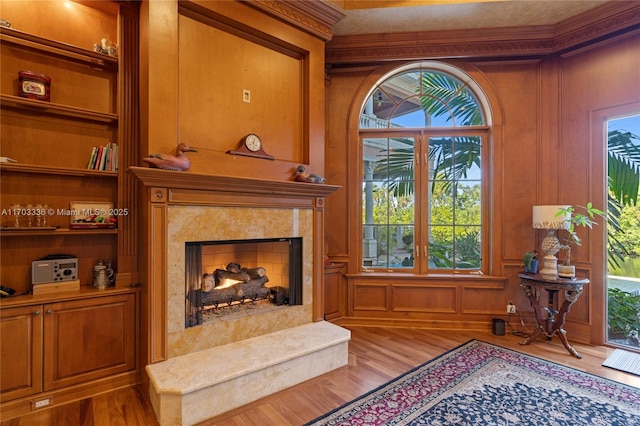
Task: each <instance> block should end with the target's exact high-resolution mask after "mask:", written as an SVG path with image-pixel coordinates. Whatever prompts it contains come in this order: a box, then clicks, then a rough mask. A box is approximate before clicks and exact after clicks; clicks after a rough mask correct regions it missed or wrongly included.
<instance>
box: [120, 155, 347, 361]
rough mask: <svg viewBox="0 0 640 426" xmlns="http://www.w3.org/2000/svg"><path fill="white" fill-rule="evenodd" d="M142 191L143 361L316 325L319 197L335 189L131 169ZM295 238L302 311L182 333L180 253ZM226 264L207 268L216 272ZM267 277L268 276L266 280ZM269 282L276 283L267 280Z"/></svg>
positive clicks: (281, 309) (289, 308) (279, 309)
mask: <svg viewBox="0 0 640 426" xmlns="http://www.w3.org/2000/svg"><path fill="white" fill-rule="evenodd" d="M128 170H129V172H130V173H133V174H134V175H135V176H136V178H137V179H138V181H139V182H140V184H141V189H142V192H143V194H144V197H145V201H146V202H145V203H143V204H142V207H141V215H142V220H140V223H141V224H144V226H143V229H142V233H141V235H142V237H141V238H142V240H143V241H145V244H144V251H143V252H142V253H141V255H140V257H141V259H142V261H143V262H142V263H143V265H144V267H143V268H142V269H141V271H140V281H141V283H142V285H141V310H142V313H143V314H142V316H143V318H144V319H145V322H144V323H143V324H142V332H143V333H144V334H143V338H142V339H141V347H140V352H141V357H142V359H143V362H144V363H156V362H159V361H163V360H167V359H170V358H178V357H182V356H184V355H188V354H192V353H195V352H199V351H202V350H207V349H210V348H214V347H218V346H223V345H227V344H230V343H235V342H241V341H243V340H246V339H252V338H254V337H259V336H262V335H268V334H271V333H274V332H278V331H281V330H286V329H290V328H291V329H293V328H295V327H298V326H301V325H306V324H309V323H311V322H313V321H320V320H321V319H322V314H323V306H322V278H323V272H324V270H323V267H322V265H323V258H324V243H323V238H322V236H323V234H324V233H323V231H324V203H325V197H327V196H329V195H330V194H332V193H333V192H335V191H336V190H338V189H339V187H338V186H333V185H326V184H311V183H304V182H294V181H277V180H263V179H252V178H241V177H237V176H215V175H204V174H198V173H192V172H189V173H177V172H170V171H166V170H160V169H151V168H146V167H130V168H129V169H128ZM283 236H286V237H290V238H300V239H301V241H302V242H303V243H302V266H301V269H302V290H301V297H302V303H301V304H299V305H292V304H290V305H280V306H275V308H276V309H273V310H269V311H267V312H264V313H261V314H260V315H259V316H255V315H242V316H238V317H234V318H231V319H229V320H221V321H216V322H212V323H203V324H202V325H200V326H196V327H185V302H186V300H187V299H186V298H185V287H186V283H185V278H186V270H185V266H186V261H185V247H186V245H185V244H186V243H187V242H194V241H204V242H208V241H231V240H264V239H279V238H281V237H283ZM230 262H232V261H231V260H224V261H221V262H218V263H219V264H218V263H216V264H215V265H213V266H214V267H215V268H220V267H221V266H222V265H223V264H226V263H230ZM269 274H271V272H269ZM269 278H270V280H271V281H275V278H274V277H269Z"/></svg>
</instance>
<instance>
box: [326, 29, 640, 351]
mask: <svg viewBox="0 0 640 426" xmlns="http://www.w3.org/2000/svg"><path fill="white" fill-rule="evenodd" d="M341 43H342V44H345V45H346V44H348V43H347V42H346V41H344V40H341ZM350 48H353V49H354V51H355V50H357V49H356V48H355V47H354V46H350ZM409 50H410V49H409ZM638 51H640V36H639V35H638V34H637V32H634V31H633V30H630V31H627V32H626V33H624V34H622V35H621V34H618V35H616V36H615V37H611V38H609V39H608V40H605V41H600V42H599V43H598V44H593V45H589V46H581V47H580V48H579V49H578V48H577V47H576V48H574V49H572V50H570V51H565V52H562V53H549V54H548V55H545V54H543V55H540V54H538V55H536V56H532V57H524V55H522V52H519V53H518V55H517V56H512V57H508V56H509V55H506V57H505V56H502V57H500V59H493V58H491V57H490V56H494V57H496V58H497V57H498V56H500V55H497V54H496V55H486V56H487V57H482V58H480V57H477V58H473V59H471V58H470V59H468V60H447V59H444V60H445V61H447V62H449V63H451V64H453V65H455V66H458V67H460V68H462V69H463V70H465V71H466V72H467V73H468V74H469V75H470V76H471V77H472V78H474V79H475V80H476V81H478V83H479V84H480V86H482V87H483V89H484V90H485V91H486V94H487V96H488V97H489V101H490V103H491V109H492V112H491V113H492V114H493V115H494V117H498V118H499V119H498V120H496V123H495V125H494V128H493V131H492V138H491V147H490V151H491V161H490V163H491V169H490V173H489V176H488V179H487V183H488V185H490V186H491V193H492V196H491V199H490V201H489V202H490V203H491V206H490V211H491V214H490V218H489V219H488V221H487V223H488V224H489V225H488V226H490V227H491V232H490V234H491V241H490V242H489V247H490V254H489V255H490V256H491V261H490V265H491V266H490V270H489V271H483V272H484V273H485V275H484V276H482V277H469V276H467V277H465V278H464V279H461V278H460V277H459V276H454V275H451V276H449V277H447V276H443V275H439V276H437V277H436V276H423V277H405V276H402V277H398V276H392V275H385V274H374V275H375V276H372V274H371V273H366V274H365V273H362V272H361V271H360V267H359V265H360V260H359V258H358V253H359V247H358V246H359V245H360V244H361V242H360V239H359V238H360V237H359V230H358V228H359V226H360V218H361V210H360V206H359V200H360V199H361V195H360V193H361V187H360V180H361V179H360V176H359V175H358V173H357V170H358V167H357V165H358V163H359V162H360V161H361V152H360V149H359V146H358V145H359V143H358V117H359V115H360V108H361V105H362V104H363V102H364V100H365V99H364V97H365V96H366V94H367V91H368V90H369V89H370V88H371V87H372V86H373V85H374V84H375V82H376V81H378V80H379V79H380V78H381V77H382V76H384V75H385V74H386V73H387V72H389V71H390V70H392V69H394V68H395V67H398V66H400V65H404V64H405V63H406V61H394V62H378V63H376V61H375V60H371V58H367V59H368V60H367V65H363V64H352V65H347V64H344V63H340V64H338V65H337V66H335V68H333V69H330V71H329V76H330V79H329V82H328V84H327V107H326V111H327V112H326V114H327V121H328V123H329V125H328V129H327V157H329V156H330V158H331V161H328V162H327V164H326V170H327V176H328V177H329V179H330V181H331V183H333V184H337V185H341V186H342V187H343V190H342V191H339V192H337V193H336V194H334V195H332V196H331V197H330V198H329V199H328V202H327V217H328V223H330V226H328V227H327V249H328V254H329V257H330V259H331V260H333V261H339V262H345V263H347V264H348V266H347V270H348V273H347V280H346V282H347V289H348V295H347V300H346V306H347V309H346V310H347V315H346V316H345V317H344V318H343V319H342V322H343V323H344V324H349V323H352V324H362V323H367V324H376V323H378V324H398V323H402V324H403V325H415V326H423V327H431V328H444V327H454V328H456V327H458V328H487V329H488V328H489V327H490V323H491V318H492V317H496V316H498V317H505V316H506V315H505V306H506V304H507V303H508V302H509V301H512V302H513V303H515V304H516V305H517V306H518V308H519V309H520V310H521V311H524V313H525V320H526V321H532V318H531V315H530V311H531V308H530V307H529V303H528V301H527V300H526V299H525V298H524V295H523V293H522V290H521V289H520V287H519V280H518V278H517V276H516V273H517V272H519V271H521V270H522V254H523V253H524V252H526V251H530V250H531V249H532V248H534V247H538V248H539V246H540V242H541V240H542V238H543V237H544V235H543V232H542V231H536V230H534V229H533V228H532V227H531V219H532V218H531V210H532V209H531V208H532V206H533V205H536V204H556V203H557V204H560V203H563V204H564V203H568V204H581V205H584V204H585V203H587V202H589V201H592V202H593V203H594V204H595V205H596V206H597V207H600V208H604V207H606V180H605V173H606V169H605V161H606V145H605V141H604V139H603V137H604V130H602V132H601V133H600V135H599V136H596V137H594V136H593V130H592V128H593V126H594V125H597V123H596V124H594V119H596V118H598V117H600V116H603V114H602V113H600V112H599V111H601V110H603V109H604V110H606V109H608V108H614V107H615V108H616V111H619V110H620V109H621V108H622V109H624V108H625V107H626V108H628V109H629V110H631V109H633V107H634V105H635V108H636V109H635V111H636V112H638V111H640V109H639V108H638V102H640V78H639V77H640V57H639V56H638V55H637V52H638ZM409 55H410V52H409ZM411 57H413V56H411ZM425 59H427V58H425ZM598 119H599V120H600V122H601V118H598ZM600 126H602V125H601V124H600ZM601 129H602V127H601ZM596 135H597V133H596ZM579 232H580V233H581V235H583V234H586V233H585V231H584V230H581V231H579ZM605 232H606V228H605V227H604V226H599V227H596V228H595V229H594V230H593V231H591V232H590V233H588V235H584V237H585V238H584V244H583V247H579V248H578V249H576V250H575V251H572V260H573V261H574V263H576V264H577V270H578V273H579V274H580V275H581V276H586V277H589V278H590V279H591V284H590V285H589V286H588V288H587V290H586V291H585V292H584V293H583V295H582V297H581V299H580V300H579V301H578V302H577V303H576V304H575V305H574V306H573V308H572V311H571V314H570V315H569V317H568V321H569V324H568V326H567V329H568V330H570V332H571V337H572V339H574V340H576V341H582V342H591V343H601V342H602V341H603V339H604V320H603V317H604V315H605V301H606V293H605V292H606V286H605V282H604V280H605V274H606V250H605V247H604V241H605ZM418 295H419V296H418ZM408 301H409V302H410V303H409V304H407V302H408ZM409 305H411V306H409Z"/></svg>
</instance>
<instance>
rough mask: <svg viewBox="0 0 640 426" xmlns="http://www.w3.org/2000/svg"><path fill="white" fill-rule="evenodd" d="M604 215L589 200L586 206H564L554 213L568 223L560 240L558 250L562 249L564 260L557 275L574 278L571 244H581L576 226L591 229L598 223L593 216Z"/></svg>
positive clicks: (574, 269)
mask: <svg viewBox="0 0 640 426" xmlns="http://www.w3.org/2000/svg"><path fill="white" fill-rule="evenodd" d="M578 209H579V210H580V211H578ZM604 215H605V213H604V212H603V211H602V210H600V209H597V208H595V207H593V204H592V203H590V202H589V203H587V205H586V206H576V207H574V206H566V207H565V208H562V209H560V211H559V212H558V213H556V216H564V217H566V218H567V219H566V220H567V225H568V226H566V227H565V228H564V229H565V231H566V232H564V234H563V238H562V239H561V241H560V250H564V260H563V262H562V264H561V265H558V275H559V276H560V277H562V278H575V276H576V267H575V265H572V264H571V245H572V244H575V245H577V246H580V245H582V239H581V238H580V237H579V236H578V234H577V233H576V231H575V229H576V226H584V227H588V228H590V229H591V228H593V225H597V224H598V223H597V222H596V221H595V220H594V218H595V216H602V217H604Z"/></svg>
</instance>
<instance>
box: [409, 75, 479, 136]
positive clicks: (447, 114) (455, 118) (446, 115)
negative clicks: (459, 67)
mask: <svg viewBox="0 0 640 426" xmlns="http://www.w3.org/2000/svg"><path fill="white" fill-rule="evenodd" d="M421 83H422V85H421V100H422V105H423V108H424V110H425V111H426V113H427V115H429V116H430V117H432V119H433V120H434V123H436V122H437V123H439V126H443V125H445V124H442V123H448V124H449V125H453V126H479V125H483V124H484V117H483V114H482V109H481V108H480V104H479V102H478V100H477V99H476V97H475V96H474V95H473V93H472V92H471V91H470V90H469V89H468V88H467V87H466V86H465V85H464V83H462V82H461V81H460V80H458V79H457V78H455V77H453V76H451V75H449V74H445V73H441V72H438V71H431V70H425V71H424V72H423V74H422V82H421ZM434 126H436V125H435V124H434Z"/></svg>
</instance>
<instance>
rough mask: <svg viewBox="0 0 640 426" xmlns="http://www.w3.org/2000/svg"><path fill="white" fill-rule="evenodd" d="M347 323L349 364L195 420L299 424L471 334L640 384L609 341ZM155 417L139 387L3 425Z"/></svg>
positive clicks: (137, 424)
mask: <svg viewBox="0 0 640 426" xmlns="http://www.w3.org/2000/svg"><path fill="white" fill-rule="evenodd" d="M349 328H350V329H351V332H352V334H351V342H350V343H349V365H348V366H345V367H342V368H339V369H337V370H334V371H332V372H330V373H327V374H324V375H322V376H320V377H316V378H315V379H311V380H308V381H306V382H304V383H302V384H300V385H297V386H294V387H292V388H289V389H286V390H284V391H281V392H278V393H276V394H273V395H271V396H268V397H266V398H263V399H260V400H258V401H256V402H254V403H251V404H248V405H246V406H243V407H241V408H238V409H235V410H231V411H229V412H227V413H225V414H223V415H220V416H218V417H215V418H213V419H210V420H207V421H205V422H203V423H201V424H200V425H199V426H213V425H217V426H254V425H255V426H258V425H259V426H284V425H297V426H299V425H302V424H304V423H305V422H308V421H309V420H312V419H314V418H315V417H318V416H320V415H322V414H324V413H325V412H327V411H330V410H332V409H334V408H336V407H338V406H340V405H342V404H344V403H345V402H348V401H350V400H352V399H354V398H356V397H358V396H360V395H362V394H364V393H366V392H368V391H370V390H372V389H374V388H375V387H377V386H379V385H381V384H383V383H385V382H387V381H389V380H391V379H392V378H394V377H396V376H398V375H400V374H402V373H404V372H405V371H407V370H409V369H411V368H413V367H415V366H417V365H419V364H421V363H423V362H425V361H428V360H430V359H432V358H434V357H436V356H438V355H440V354H441V353H443V352H446V351H448V350H450V349H452V348H454V347H455V346H458V345H460V344H462V343H465V342H467V341H468V340H471V339H478V340H483V341H485V342H488V343H494V344H496V345H500V346H504V347H507V348H510V349H514V350H517V351H521V352H525V353H528V354H530V355H534V356H538V357H541V358H544V359H547V360H550V361H554V362H557V363H560V364H564V365H568V366H570V367H573V368H576V369H580V370H583V371H587V372H589V373H592V374H596V375H599V376H603V377H607V378H610V379H612V380H616V381H619V382H623V383H627V384H629V385H632V386H636V387H639V388H640V377H638V376H634V375H631V374H626V373H622V372H619V371H616V370H612V369H610V368H606V367H602V365H601V364H602V361H604V359H605V358H606V357H607V356H608V355H609V354H610V353H611V352H613V348H608V347H594V346H588V345H579V344H575V345H574V347H575V348H576V349H577V350H578V352H580V353H581V354H582V355H583V359H577V358H574V357H573V356H571V355H569V353H568V352H567V351H566V350H565V348H564V347H563V346H562V344H561V343H560V342H559V340H558V339H557V338H554V339H553V340H551V341H547V340H546V339H544V338H540V339H538V340H536V341H534V342H532V343H531V344H530V345H528V346H521V345H519V344H518V342H520V341H521V340H522V338H521V337H517V336H515V335H512V334H507V335H506V336H495V335H493V334H491V333H490V332H476V331H442V330H420V329H405V328H375V327H349ZM569 340H571V336H570V335H569ZM157 424H158V423H157V422H156V419H155V415H154V413H153V409H152V408H151V405H150V403H149V402H148V400H147V398H146V397H145V396H144V395H143V394H142V392H141V391H140V389H139V388H129V389H123V390H119V391H115V392H110V393H107V394H103V395H99V396H96V397H93V398H88V399H84V400H80V401H77V402H74V403H70V404H66V405H63V406H58V407H51V408H50V409H46V410H43V411H39V412H37V413H33V414H30V415H28V416H25V417H22V418H19V419H12V420H8V421H4V422H1V423H0V426H24V425H38V426H41V425H42V426H46V425H52V426H54V425H55V426H58V425H65V426H67V425H69V426H71V425H81V426H93V425H95V426H102V425H105V426H113V425H126V426H154V425H157Z"/></svg>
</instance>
